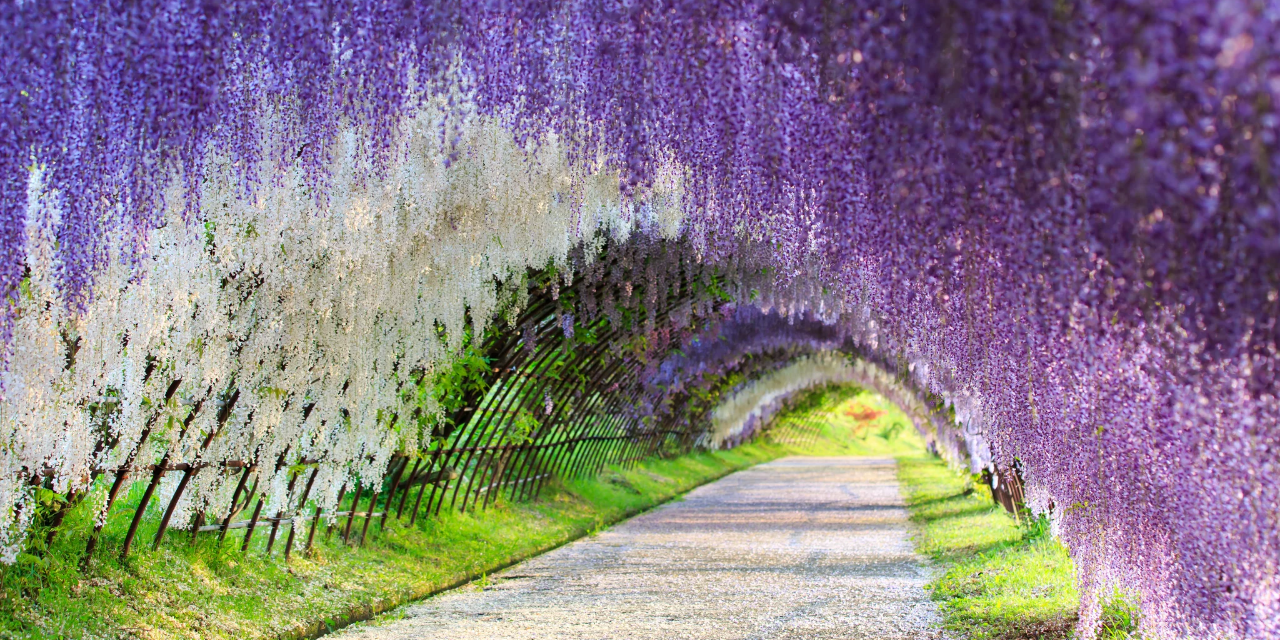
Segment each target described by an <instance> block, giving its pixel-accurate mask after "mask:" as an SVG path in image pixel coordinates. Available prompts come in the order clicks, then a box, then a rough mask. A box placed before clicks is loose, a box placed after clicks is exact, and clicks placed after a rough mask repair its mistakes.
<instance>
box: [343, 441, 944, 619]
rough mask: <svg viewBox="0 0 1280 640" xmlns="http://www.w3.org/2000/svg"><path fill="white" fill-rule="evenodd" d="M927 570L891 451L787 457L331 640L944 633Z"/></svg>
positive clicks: (708, 486)
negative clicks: (881, 455)
mask: <svg viewBox="0 0 1280 640" xmlns="http://www.w3.org/2000/svg"><path fill="white" fill-rule="evenodd" d="M927 580H928V571H927V569H926V568H925V567H924V566H923V564H922V563H921V560H920V558H919V557H918V556H916V555H915V553H914V552H913V551H912V547H911V542H910V541H909V539H908V523H907V512H906V509H905V508H904V507H903V506H902V499H901V497H900V496H899V494H898V483H897V480H896V479H895V477H894V461H893V460H892V459H878V458H787V459H784V460H778V461H774V462H771V463H768V464H764V465H760V466H758V467H754V468H752V469H748V470H746V471H741V472H738V473H735V474H733V475H730V476H728V477H726V478H724V479H722V480H719V481H718V482H714V483H712V484H708V485H705V486H702V487H700V488H698V489H696V490H694V491H693V492H691V493H689V494H688V495H687V496H686V497H685V499H684V500H683V501H679V502H672V503H669V504H667V505H665V506H663V507H660V508H658V509H656V510H654V511H651V512H649V513H646V514H644V515H641V516H638V517H636V518H633V519H631V520H628V521H627V522H624V523H622V524H619V525H618V526H615V527H613V528H612V529H609V530H608V531H605V532H602V533H600V534H599V535H597V536H594V537H590V538H584V539H582V540H579V541H577V542H574V543H572V544H570V545H568V546H565V547H561V548H560V549H557V550H555V551H552V552H550V553H547V554H544V555H541V556H538V557H536V558H533V559H530V560H528V561H526V562H523V563H521V564H518V565H516V566H514V567H511V568H510V569H507V570H506V571H504V572H502V573H499V574H495V575H494V576H491V578H490V581H491V585H490V586H488V587H485V588H483V589H481V588H479V587H476V586H468V587H463V588H461V589H458V590H455V591H451V592H448V593H445V594H442V595H439V596H436V597H434V598H430V599H428V600H425V601H423V602H421V603H418V604H414V605H409V606H407V607H404V608H403V609H400V610H398V611H397V612H393V613H392V614H391V617H390V618H389V619H386V620H382V621H376V622H375V623H373V624H368V625H362V626H360V627H356V628H352V629H349V630H347V631H346V632H344V633H341V634H339V635H338V636H337V637H339V638H342V639H343V640H355V639H357V638H360V639H365V640H375V639H376V640H393V639H394V640H400V639H405V640H407V639H410V638H412V639H415V640H416V639H419V638H422V639H426V638H430V639H432V640H453V639H464V638H465V639H495V640H498V639H502V640H506V639H513V640H514V639H519V640H534V639H551V638H557V639H559V638H575V639H583V640H586V639H591V640H604V639H610V640H613V639H621V638H637V639H639V638H643V639H645V640H654V639H668V638H669V639H672V640H676V639H679V640H685V639H700V640H702V639H705V640H712V639H716V640H719V639H729V638H733V639H747V638H751V639H757V638H758V639H760V640H766V639H775V638H776V639H781V638H806V639H825V638H868V639H871V638H874V639H877V640H888V639H894V638H943V637H944V636H943V635H942V634H941V633H940V632H938V631H936V630H932V629H936V628H937V625H938V621H939V618H938V615H937V612H936V611H935V609H934V607H933V605H932V603H931V602H930V601H929V598H928V596H927V595H926V594H925V592H924V589H923V586H924V584H925V583H926V582H927ZM398 616H403V617H402V618H400V619H395V618H397V617H398Z"/></svg>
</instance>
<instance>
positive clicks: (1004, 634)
mask: <svg viewBox="0 0 1280 640" xmlns="http://www.w3.org/2000/svg"><path fill="white" fill-rule="evenodd" d="M898 480H899V482H900V483H901V485H902V492H903V495H904V496H905V498H906V501H907V505H908V507H909V508H910V510H911V519H912V520H913V521H914V522H915V524H916V526H917V533H916V548H917V549H918V550H919V551H920V553H922V554H924V555H926V556H928V557H930V558H932V559H933V560H934V561H935V564H936V566H937V567H938V569H939V570H940V572H941V573H940V575H939V576H938V577H937V578H936V579H935V580H934V581H933V582H932V583H931V584H930V589H931V590H932V595H933V599H934V600H935V601H937V602H938V603H939V605H941V607H942V613H943V617H944V620H945V625H946V627H947V628H948V629H949V630H951V631H955V632H959V633H960V634H963V635H964V636H966V637H968V638H971V639H972V640H1015V639H1016V640H1021V639H1027V640H1031V639H1039V640H1058V639H1065V638H1071V637H1073V635H1074V629H1075V625H1076V621H1077V611H1078V609H1079V606H1080V594H1079V592H1078V591H1077V589H1076V581H1075V569H1074V565H1073V564H1072V561H1071V557H1070V556H1069V555H1068V554H1067V549H1066V548H1065V547H1063V546H1062V544H1060V543H1059V542H1058V541H1057V540H1055V539H1053V537H1052V536H1050V535H1049V533H1048V530H1047V529H1048V526H1047V524H1046V522H1045V521H1044V520H1043V519H1039V520H1031V519H1027V518H1022V519H1021V521H1020V522H1019V521H1015V519H1014V517H1013V516H1012V515H1010V514H1009V513H1007V512H1006V511H1004V510H1003V509H1001V508H1000V507H998V506H996V505H994V504H993V503H992V501H991V493H990V489H988V488H987V487H986V486H985V485H983V484H981V483H978V484H977V485H976V486H975V484H974V482H973V481H972V480H971V479H970V478H968V477H966V476H964V475H962V474H960V473H957V472H956V471H954V470H952V469H951V468H949V467H947V466H946V464H945V463H944V462H942V461H941V460H939V459H937V458H934V457H932V456H927V455H925V454H923V453H920V454H916V455H905V456H900V457H899V458H898ZM1135 626H1136V618H1135V616H1134V614H1133V610H1132V607H1130V606H1128V605H1127V604H1126V603H1125V601H1124V599H1123V598H1122V597H1120V596H1117V597H1116V598H1115V599H1114V600H1113V601H1112V602H1111V603H1109V604H1108V605H1107V607H1105V609H1104V615H1103V628H1102V629H1101V631H1100V633H1099V637H1100V638H1104V639H1108V640H1118V639H1121V638H1131V637H1136V635H1133V633H1134V629H1135Z"/></svg>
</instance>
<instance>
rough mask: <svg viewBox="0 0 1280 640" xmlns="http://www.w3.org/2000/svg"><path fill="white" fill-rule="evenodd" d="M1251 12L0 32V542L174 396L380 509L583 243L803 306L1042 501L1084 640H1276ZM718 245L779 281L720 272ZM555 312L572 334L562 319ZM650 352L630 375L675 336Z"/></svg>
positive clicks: (1265, 221) (189, 9) (328, 20)
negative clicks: (421, 411)
mask: <svg viewBox="0 0 1280 640" xmlns="http://www.w3.org/2000/svg"><path fill="white" fill-rule="evenodd" d="M1277 21H1280V15H1278V14H1277V13H1276V12H1275V11H1273V10H1271V8H1270V7H1269V6H1268V5H1267V4H1266V3H1252V4H1250V3H1241V2H1237V1H1236V0H1197V1H1189V2H1183V3H1177V4H1175V5H1167V3H1158V2H1131V3H1125V4H1123V5H1111V4H1103V3H1097V2H1092V1H1089V0H1079V1H1068V2H1042V3H1027V4H1021V5H1017V6H1014V5H1011V4H1008V3H992V2H984V1H981V0H959V1H952V0H949V1H947V2H939V1H937V0H908V1H906V2H882V1H879V0H853V1H850V2H841V3H823V2H816V1H812V0H749V1H747V2H736V3H727V2H717V1H696V0H640V1H636V2H631V1H628V2H622V1H616V2H615V1H606V2H574V1H563V2H561V1H556V0H551V1H546V2H533V1H517V0H512V1H510V2H502V1H500V2H491V3H486V4H484V5H483V6H480V7H473V6H468V5H466V3H457V2H445V1H443V0H435V1H431V0H424V1H422V2H407V3H399V4H396V5H394V6H393V5H391V4H386V3H378V2H365V1H354V0H332V1H326V2H319V3H312V4H307V5H306V6H305V7H302V6H293V4H292V3H280V2H261V1H260V0H239V1H230V2H222V3H195V2H166V3H161V2H150V1H149V2H137V3H116V2H106V3H97V2H85V1H83V0H53V1H50V2H41V3H29V2H28V3H7V4H5V5H4V6H2V7H0V38H2V39H3V42H5V50H4V52H3V53H2V54H0V294H2V295H3V296H4V297H5V300H6V301H7V302H6V304H5V305H4V306H3V308H0V334H3V335H2V336H0V337H2V338H3V340H2V343H3V345H4V356H5V359H6V362H7V364H6V366H5V369H4V372H5V373H4V380H3V394H4V396H3V397H4V400H3V408H2V409H0V411H2V412H3V416H2V417H3V421H4V422H3V427H0V428H2V429H3V431H2V432H0V434H2V435H3V446H2V447H0V451H2V452H3V453H0V465H3V466H4V468H5V470H6V476H5V478H6V480H4V481H3V482H5V483H8V484H7V485H6V486H5V487H4V488H3V490H0V511H3V512H6V513H9V514H10V515H11V516H12V517H11V518H7V519H3V522H4V524H0V538H3V540H0V542H6V543H8V544H7V546H8V548H12V545H13V544H15V543H16V540H17V539H18V538H19V537H20V535H21V531H22V529H23V527H24V524H23V519H24V518H28V517H29V514H30V510H29V509H24V508H23V506H22V505H23V501H24V500H27V498H25V497H24V496H25V495H26V494H25V493H24V492H23V490H22V489H21V487H22V486H23V483H25V482H26V481H27V480H26V478H28V477H30V476H31V475H33V474H45V473H46V472H47V473H48V474H49V475H48V476H47V477H51V478H54V479H56V484H57V486H58V488H59V489H63V490H65V489H70V488H73V487H75V486H77V485H82V484H83V483H84V482H85V481H86V478H87V474H88V473H89V469H90V468H91V466H92V465H94V464H97V463H98V462H99V461H106V462H110V461H111V460H113V459H116V458H118V457H119V456H121V455H127V454H121V453H120V452H121V451H125V450H127V449H128V445H129V443H130V442H131V441H136V440H139V439H141V436H140V435H139V434H140V433H142V430H143V429H145V425H146V424H147V423H148V422H149V421H150V420H151V419H152V418H151V416H154V415H160V414H163V416H164V418H163V419H161V421H162V422H165V424H170V423H172V424H173V425H175V426H176V427H180V426H181V425H182V423H183V421H184V420H185V416H187V415H190V413H189V412H190V411H192V409H193V408H194V407H196V406H198V405H199V403H201V401H207V402H209V403H217V404H219V405H220V406H221V407H222V408H224V409H225V410H226V414H227V418H226V421H225V425H224V426H222V427H217V428H219V429H227V433H228V434H230V433H236V434H239V435H235V436H234V437H226V438H220V439H219V440H218V443H219V444H217V446H218V447H222V448H225V449H226V451H224V452H223V451H220V452H218V453H217V455H233V453H231V452H232V451H233V450H234V451H240V452H245V451H249V450H250V449H253V450H259V451H265V452H268V453H269V452H271V451H276V450H282V448H283V447H285V446H289V444H290V443H294V442H304V443H306V444H305V445H303V446H305V447H309V448H312V449H314V450H315V451H316V452H321V451H323V452H324V455H325V456H332V459H333V460H341V461H346V463H350V464H354V465H356V466H357V467H361V469H362V470H359V471H357V473H362V474H374V473H376V472H377V466H378V465H379V464H380V463H379V462H378V460H385V456H386V455H387V451H389V450H390V448H391V447H394V446H396V444H397V443H400V442H404V441H406V440H405V439H406V438H410V436H409V435H406V434H405V432H406V429H407V428H405V427H398V426H396V425H398V424H401V421H402V419H403V417H404V416H403V413H402V410H403V409H405V408H406V407H405V406H404V405H402V404H401V403H402V402H405V400H403V399H401V398H400V396H399V391H400V390H401V389H402V388H403V386H404V382H405V380H407V379H408V378H409V377H410V374H411V372H412V371H414V370H415V369H421V370H430V369H431V368H432V366H433V365H434V364H435V363H438V362H441V361H442V359H444V358H447V357H448V356H449V354H451V353H455V352H456V350H457V349H458V348H459V346H460V344H461V341H462V338H461V335H462V333H463V330H462V327H463V325H464V318H466V317H469V318H470V321H471V322H474V323H478V325H481V326H482V325H483V324H484V323H485V322H486V321H487V320H488V319H489V318H491V317H493V316H494V314H495V312H497V311H499V309H500V307H501V305H502V304H503V301H505V300H508V299H510V298H511V297H512V296H506V295H499V293H498V292H497V291H496V288H497V287H496V286H495V285H494V280H495V278H496V279H499V280H504V281H514V280H517V279H518V278H513V277H512V273H513V272H516V273H518V272H520V270H521V269H524V268H525V267H529V266H538V267H540V266H543V265H545V264H546V263H547V262H548V261H551V262H556V261H562V262H561V263H562V264H564V262H563V261H564V260H567V259H568V258H567V257H568V256H569V253H570V247H572V246H574V245H575V244H577V243H578V241H580V240H582V239H587V240H588V241H590V240H591V239H592V238H595V237H596V233H597V232H598V231H601V232H603V234H602V235H603V236H606V237H607V236H608V235H609V234H615V235H626V234H629V233H633V232H635V231H639V232H640V235H649V236H665V237H669V238H674V237H677V236H679V235H681V234H683V237H685V238H687V239H688V240H687V242H688V245H689V247H690V251H689V256H690V259H692V260H693V261H694V262H695V263H698V264H701V263H702V262H699V261H703V262H710V263H716V264H724V265H728V266H727V267H726V270H725V273H732V274H740V275H743V276H744V277H750V278H760V279H769V280H775V281H777V282H779V283H782V284H783V285H784V286H788V285H787V283H792V282H796V281H799V282H802V283H804V282H809V283H820V285H821V286H813V287H810V286H809V285H807V284H806V285H804V286H802V287H800V288H797V289H795V290H794V291H796V292H800V291H801V290H802V289H806V288H807V289H808V290H809V291H810V292H811V293H813V294H814V295H813V296H812V297H810V298H807V299H806V298H805V297H804V296H800V295H796V296H793V302H789V303H787V304H794V305H796V306H797V308H804V309H807V310H809V311H811V312H812V313H814V314H816V315H817V316H818V317H821V318H826V319H830V318H834V317H836V316H838V315H840V314H846V313H847V314H852V316H853V317H852V319H851V320H850V322H853V321H856V322H858V323H860V326H864V327H868V328H870V329H869V330H868V331H866V332H865V333H864V334H860V336H859V338H858V339H859V341H860V342H861V344H860V347H861V348H863V349H865V350H867V352H868V353H873V354H880V355H879V356H878V357H882V358H883V359H884V360H885V361H890V360H892V361H894V362H902V363H905V365H906V366H905V367H904V368H905V370H906V371H908V372H909V373H910V375H911V376H912V378H913V379H914V382H913V384H915V385H916V386H917V387H918V388H920V389H921V390H923V391H927V392H929V393H932V394H936V395H937V396H939V397H941V398H943V399H944V400H945V401H947V402H949V403H950V404H951V407H952V409H953V411H954V415H955V417H956V419H957V420H958V421H959V422H960V423H961V424H962V425H963V433H964V434H967V435H968V436H971V438H970V442H972V443H977V442H981V443H982V445H983V446H988V447H989V450H990V452H991V454H992V455H994V456H995V457H996V458H997V459H998V460H1000V461H1001V462H1003V463H1009V462H1011V461H1012V460H1013V459H1017V460H1018V461H1019V463H1020V465H1021V468H1022V469H1024V470H1025V473H1026V477H1027V481H1028V491H1029V494H1030V495H1032V496H1038V498H1037V500H1038V501H1039V503H1040V504H1041V506H1043V507H1045V508H1047V507H1048V505H1049V504H1051V503H1052V504H1054V505H1057V508H1056V513H1055V516H1054V517H1055V520H1056V522H1057V530H1058V531H1059V533H1060V535H1061V536H1062V537H1063V539H1064V540H1065V541H1066V542H1067V543H1068V545H1069V547H1070V548H1071V550H1072V553H1073V555H1074V556H1075V558H1076V559H1077V563H1078V566H1079V567H1080V570H1081V574H1080V578H1081V583H1082V587H1083V590H1082V593H1083V594H1084V602H1085V606H1084V608H1083V610H1082V614H1083V615H1082V617H1081V623H1080V624H1081V629H1082V630H1083V631H1085V632H1088V631H1090V630H1091V629H1092V628H1093V627H1094V626H1096V623H1097V620H1098V615H1099V612H1100V607H1099V597H1100V596H1101V595H1102V594H1106V593H1109V590H1110V589H1111V588H1112V587H1113V586H1122V587H1125V588H1127V589H1130V590H1132V591H1133V592H1134V593H1135V595H1136V596H1137V597H1138V598H1139V600H1140V603H1141V607H1142V620H1143V625H1144V629H1145V630H1146V631H1147V632H1148V633H1149V634H1150V635H1152V636H1153V637H1173V636H1193V637H1238V638H1244V637H1248V638H1280V579H1278V578H1277V576H1278V575H1280V566H1278V564H1277V563H1278V561H1277V558H1280V516H1278V515H1277V510H1276V508H1275V505H1277V504H1280V430H1278V429H1276V427H1275V425H1276V424H1277V423H1278V422H1280V401H1278V400H1277V396H1276V388H1277V384H1276V381H1277V373H1278V371H1280V357H1278V356H1277V338H1278V337H1280V325H1278V324H1277V319H1280V209H1278V205H1280V187H1277V183H1276V180H1275V176H1276V175H1277V174H1278V173H1280V153H1277V152H1278V151H1280V149H1277V146H1280V144H1278V141H1277V128H1280V117H1278V116H1280V114H1278V113H1277V111H1278V109H1277V100H1278V99H1280V82H1278V81H1277V78H1280V55H1277V54H1278V53H1280V52H1278V51H1277V50H1278V49H1280V42H1277V39H1280V28H1277V27H1278V26H1280V25H1277V24H1276V23H1277ZM744 245H745V246H750V247H755V248H756V249H754V250H756V251H760V250H764V251H765V253H767V258H768V259H767V260H757V259H755V258H752V259H750V260H748V261H747V262H746V265H747V266H748V267H749V268H743V267H742V266H741V264H738V265H737V266H734V264H735V263H734V261H735V260H739V259H740V256H741V255H742V253H741V252H742V250H743V247H744ZM735 277H736V276H735ZM619 284H620V285H621V289H620V290H619V291H620V292H621V297H624V298H626V297H630V296H631V295H632V294H633V292H636V293H638V295H657V294H656V293H652V291H656V288H654V289H652V290H650V289H645V288H644V287H643V286H641V285H643V283H641V282H636V281H633V280H624V281H622V282H621V283H619ZM734 286H736V285H734V284H732V283H731V282H729V283H725V282H710V283H708V291H709V290H712V289H719V288H721V287H729V288H732V287H734ZM633 287H634V289H633ZM515 289H517V290H518V289H519V287H515ZM609 291H610V294H609V295H613V293H612V292H613V291H614V289H613V288H609ZM724 294H725V299H726V301H727V300H739V301H742V302H750V297H749V296H746V297H743V296H739V295H738V294H732V293H730V292H729V291H728V290H725V291H724ZM514 297H515V298H519V295H518V294H514ZM656 300H657V299H656V298H655V299H654V301H655V302H656ZM575 304H576V302H575ZM707 304H709V303H704V307H705V306H706V305H707ZM582 305H583V306H584V307H588V306H590V305H591V302H590V301H589V300H587V299H584V300H583V301H582ZM832 305H835V307H834V308H833V307H832ZM657 306H658V305H655V304H650V305H649V307H648V308H654V309H656V308H657ZM763 306H766V307H767V306H769V305H768V304H765V305H763ZM602 308H605V309H608V308H611V307H610V306H609V305H603V306H602ZM703 311H704V312H705V311H706V309H703ZM566 313H567V314H571V315H569V316H566V318H572V319H564V320H562V322H563V323H564V324H563V326H562V327H561V329H562V331H563V333H564V335H565V336H566V337H570V336H573V337H574V338H575V339H576V337H577V334H578V331H577V329H578V328H579V327H580V326H581V323H582V318H583V317H588V318H589V317H592V313H591V312H590V311H586V315H585V316H584V315H583V313H584V310H574V309H566ZM622 315H624V316H626V315H627V313H622ZM682 315H683V314H682V313H679V314H677V316H676V317H677V318H679V317H681V316H682ZM640 326H644V320H643V319H640ZM647 329H651V330H652V331H650V332H649V333H650V334H651V335H652V336H659V335H661V336H662V337H661V338H660V339H658V340H657V341H656V342H655V341H654V340H648V339H645V340H639V339H638V340H637V341H636V343H635V344H634V345H633V346H634V348H633V349H632V350H631V353H632V354H633V355H634V357H636V358H639V359H643V360H644V362H646V363H649V362H654V361H658V360H660V359H662V358H663V357H664V355H665V353H666V351H665V350H664V349H663V348H654V347H653V346H652V345H654V344H662V345H674V344H678V343H679V342H680V340H681V339H683V338H682V336H680V335H676V334H679V333H680V332H679V330H670V331H668V330H666V329H663V328H661V327H659V326H658V324H657V323H656V320H655V323H654V324H653V325H652V326H650V327H647ZM664 331H666V333H663V332H664ZM438 336H443V337H444V339H443V341H441V340H439V339H438ZM642 343H643V344H642ZM893 371H894V372H895V374H897V373H900V372H901V371H900V370H899V369H897V368H894V369H893ZM173 380H181V384H180V385H179V387H178V389H176V390H175V391H174V392H173V393H169V392H168V385H170V384H171V383H172V381H173ZM233 388H234V389H238V390H240V393H239V395H236V394H235V393H234V391H230V390H231V389H233ZM92 407H97V409H91V408H92ZM104 408H107V409H104ZM108 409H109V410H108ZM219 413H222V412H221V411H210V412H203V411H202V412H199V413H198V414H197V415H198V416H206V415H208V416H216V415H217V414H219ZM98 416H103V417H102V418H101V419H102V420H107V421H108V424H94V421H95V420H97V419H99V418H98ZM106 416H109V417H106ZM196 420H197V421H200V420H216V418H205V417H197V418H196ZM259 424H262V425H267V426H264V427H262V429H263V431H255V429H258V427H255V426H254V425H259ZM348 425H353V429H352V430H348ZM215 426H216V425H214V424H205V423H202V424H199V425H194V426H193V427H192V428H190V429H187V430H186V431H183V430H182V429H180V428H173V429H167V430H165V431H166V433H172V434H173V437H172V438H161V439H158V440H157V441H156V443H155V446H157V447H174V448H178V449H181V450H184V451H189V450H190V448H191V447H192V446H193V445H192V444H191V441H193V440H194V439H199V438H200V437H201V435H202V434H207V433H208V432H209V430H211V429H213V428H215ZM179 432H181V433H183V434H186V435H183V436H182V437H178V434H179ZM92 433H107V434H109V435H110V437H109V438H106V439H98V440H95V439H94V438H91V437H89V434H92ZM372 434H382V435H380V436H378V437H372ZM387 434H395V435H387ZM412 437H420V435H418V436H412ZM104 442H105V443H107V444H110V445H111V446H106V447H100V446H99V445H100V444H102V443H104ZM210 455H212V454H210ZM234 455H239V454H234ZM357 460H359V461H360V462H357ZM364 460H371V461H370V462H367V463H366V462H363V461H364ZM346 463H344V464H346ZM343 468H345V467H343ZM334 469H335V470H334V471H333V473H334V474H337V473H339V471H338V470H337V469H338V467H337V466H335V467H334ZM220 490H221V489H219V488H217V487H205V488H203V489H200V488H197V490H195V491H193V492H192V494H191V495H192V496H193V497H192V498H191V501H192V506H191V508H193V509H194V508H198V505H199V502H200V501H201V500H204V499H206V498H205V497H202V496H213V495H215V494H217V492H218V491H220Z"/></svg>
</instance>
